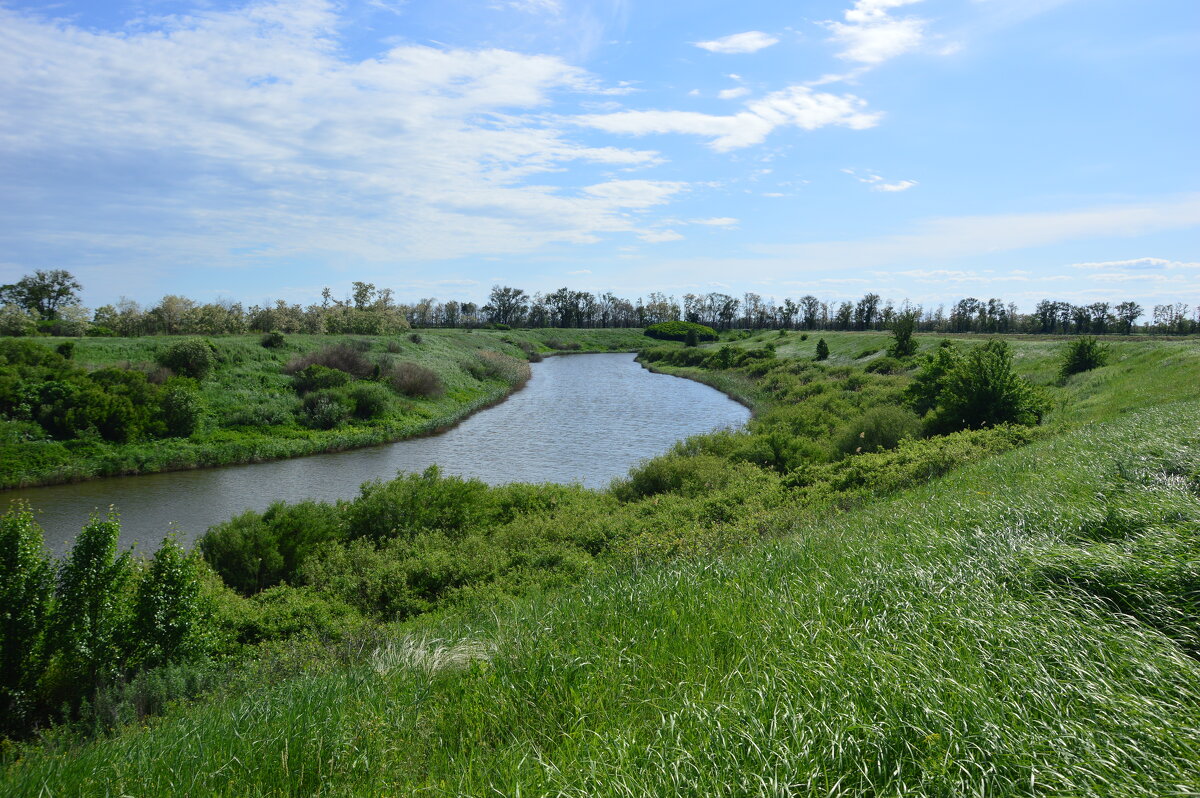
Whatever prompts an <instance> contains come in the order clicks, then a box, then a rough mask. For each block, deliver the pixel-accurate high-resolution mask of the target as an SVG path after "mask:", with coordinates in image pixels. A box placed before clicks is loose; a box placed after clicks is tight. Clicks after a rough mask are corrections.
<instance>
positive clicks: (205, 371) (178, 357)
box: [158, 338, 217, 380]
mask: <svg viewBox="0 0 1200 798" xmlns="http://www.w3.org/2000/svg"><path fill="white" fill-rule="evenodd" d="M158 363H159V365H160V366H166V367H167V368H169V369H171V370H172V371H174V372H175V373H176V374H180V375H182V376H184V377H193V378H195V379H197V380H202V379H204V378H205V377H207V376H208V375H209V373H210V372H211V371H212V370H213V368H214V367H215V366H216V365H217V352H216V348H215V347H214V346H213V345H212V343H211V342H209V341H206V340H204V339H202V338H186V339H184V340H182V341H177V342H175V343H173V344H171V345H170V346H168V347H167V348H166V349H165V350H163V351H161V352H159V353H158Z"/></svg>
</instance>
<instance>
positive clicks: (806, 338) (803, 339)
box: [800, 333, 808, 341]
mask: <svg viewBox="0 0 1200 798" xmlns="http://www.w3.org/2000/svg"><path fill="white" fill-rule="evenodd" d="M800 340H801V341H807V340H808V333H800Z"/></svg>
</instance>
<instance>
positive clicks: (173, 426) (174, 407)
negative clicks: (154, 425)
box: [162, 377, 204, 438]
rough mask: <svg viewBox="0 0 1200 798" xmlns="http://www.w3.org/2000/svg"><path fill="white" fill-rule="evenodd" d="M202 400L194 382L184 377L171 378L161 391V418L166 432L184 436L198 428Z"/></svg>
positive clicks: (201, 414)
mask: <svg viewBox="0 0 1200 798" xmlns="http://www.w3.org/2000/svg"><path fill="white" fill-rule="evenodd" d="M203 415H204V401H203V400H202V399H201V398H200V393H199V391H197V390H196V387H195V385H194V384H192V383H191V381H190V380H188V379H187V378H186V377H185V378H176V379H172V380H171V381H169V382H168V383H167V386H166V388H165V389H164V390H163V393H162V420H163V424H164V425H166V430H167V434H169V435H171V436H174V437H181V438H186V437H188V436H189V435H191V434H192V433H194V432H195V431H196V430H197V429H199V428H200V420H201V418H202V417H203Z"/></svg>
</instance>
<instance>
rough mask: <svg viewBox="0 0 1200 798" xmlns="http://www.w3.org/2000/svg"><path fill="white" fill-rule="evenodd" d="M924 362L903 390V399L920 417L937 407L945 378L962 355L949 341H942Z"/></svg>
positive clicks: (954, 367) (956, 365)
mask: <svg viewBox="0 0 1200 798" xmlns="http://www.w3.org/2000/svg"><path fill="white" fill-rule="evenodd" d="M924 361H925V362H924V363H922V365H921V368H920V369H919V370H918V371H917V373H916V374H914V375H913V381H912V383H910V384H909V386H908V388H906V389H905V399H906V400H907V402H908V404H909V405H910V406H911V407H912V409H913V410H914V411H915V412H916V413H917V415H920V416H923V415H925V414H926V413H928V412H929V411H930V410H933V408H935V407H937V403H938V399H939V397H940V396H941V395H942V390H943V388H944V387H945V381H946V378H947V377H948V376H949V374H950V373H951V372H952V371H954V370H955V369H957V368H958V366H959V364H960V363H961V362H962V353H961V352H960V351H959V350H958V349H957V348H956V347H955V346H954V345H953V344H952V343H950V342H949V341H942V342H941V344H940V345H939V346H938V348H937V349H935V350H933V352H931V353H929V354H928V355H926V356H925V358H924Z"/></svg>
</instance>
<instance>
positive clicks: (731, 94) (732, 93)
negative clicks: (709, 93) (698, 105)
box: [717, 86, 750, 100]
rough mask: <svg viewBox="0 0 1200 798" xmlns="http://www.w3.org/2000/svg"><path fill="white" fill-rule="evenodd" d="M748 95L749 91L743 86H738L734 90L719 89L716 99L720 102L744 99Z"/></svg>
mask: <svg viewBox="0 0 1200 798" xmlns="http://www.w3.org/2000/svg"><path fill="white" fill-rule="evenodd" d="M749 93H750V90H749V89H747V88H746V87H745V86H738V87H737V88H736V89H721V91H719V92H717V97H718V98H720V99H722V100H736V99H737V98H738V97H745V96H746V95H747V94H749Z"/></svg>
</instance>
